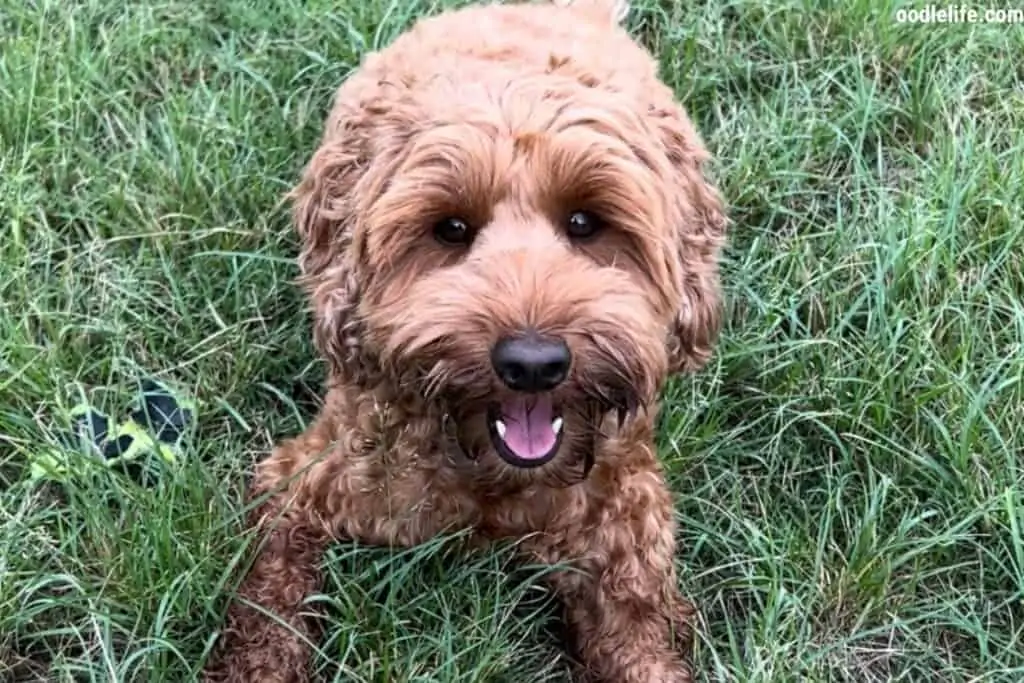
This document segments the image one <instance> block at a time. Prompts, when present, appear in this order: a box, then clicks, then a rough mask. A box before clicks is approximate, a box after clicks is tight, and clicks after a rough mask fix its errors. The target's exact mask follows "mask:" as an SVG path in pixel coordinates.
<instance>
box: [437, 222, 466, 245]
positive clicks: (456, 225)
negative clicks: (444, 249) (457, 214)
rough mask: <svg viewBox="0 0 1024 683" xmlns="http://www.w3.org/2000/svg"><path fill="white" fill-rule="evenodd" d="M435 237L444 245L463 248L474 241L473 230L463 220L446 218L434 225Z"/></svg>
mask: <svg viewBox="0 0 1024 683" xmlns="http://www.w3.org/2000/svg"><path fill="white" fill-rule="evenodd" d="M434 237H435V238H436V239H437V241H438V242H441V243H442V244H447V245H451V246H462V245H466V244H469V243H470V242H472V241H473V230H472V229H471V228H470V227H469V224H468V223H466V221H464V220H462V219H461V218H445V219H443V220H440V221H438V222H437V223H435V224H434Z"/></svg>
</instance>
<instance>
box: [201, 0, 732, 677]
mask: <svg viewBox="0 0 1024 683" xmlns="http://www.w3.org/2000/svg"><path fill="white" fill-rule="evenodd" d="M623 5H624V3H622V2H612V1H611V0H604V1H602V0H576V1H575V2H565V1H564V0H563V1H562V2H555V3H547V4H515V5H500V6H499V5H482V6H476V7H471V8H465V9H461V10H457V11H449V12H446V13H443V14H441V15H438V16H436V17H433V18H429V19H423V20H421V21H420V22H418V23H417V24H416V25H415V26H414V27H413V28H411V29H410V30H409V31H407V32H406V33H404V34H403V35H401V36H400V37H399V38H397V39H396V40H395V41H394V42H393V44H392V45H391V46H389V47H387V48H386V49H384V50H382V51H380V52H378V53H375V54H371V55H369V56H368V57H367V58H366V59H365V60H364V62H363V64H362V65H361V66H360V68H359V69H358V70H357V71H356V72H355V73H353V74H352V75H351V76H350V77H349V78H348V79H347V80H346V82H345V83H344V84H342V85H341V87H340V88H339V90H338V91H337V94H336V97H335V100H334V102H333V106H332V109H331V112H330V115H329V117H328V119H327V122H326V127H325V131H324V134H323V138H322V140H321V142H320V145H319V147H318V148H317V149H316V151H315V153H314V154H313V156H312V158H311V160H310V161H309V163H308V165H307V167H306V169H305V171H304V174H303V177H302V179H301V181H300V182H299V184H298V185H297V187H296V188H295V189H294V191H293V192H292V198H293V201H294V223H295V227H296V230H297V231H298V234H299V236H300V239H301V244H302V248H301V253H300V255H299V265H300V268H301V273H302V276H301V284H302V286H303V287H304V289H305V291H306V292H307V293H308V295H309V298H310V301H311V305H312V312H313V336H314V340H315V343H316V347H317V349H318V351H319V352H320V354H321V355H322V356H323V358H324V359H325V360H326V362H327V363H328V366H329V370H330V376H329V381H328V386H327V389H326V397H325V402H324V406H323V408H322V410H321V412H320V414H319V416H318V417H317V419H316V421H315V422H314V423H313V424H312V425H311V426H310V427H309V428H308V429H307V430H306V431H305V432H304V433H303V434H301V435H300V436H298V437H296V438H293V439H290V440H288V441H285V442H283V443H282V444H280V445H279V446H278V447H277V448H276V449H275V450H274V452H273V453H272V454H271V455H270V457H269V458H267V459H266V460H264V461H262V462H260V463H259V464H258V466H257V470H256V474H255V478H254V481H253V483H252V486H251V494H250V496H251V498H252V499H253V500H259V501H262V502H259V503H258V505H257V507H256V512H255V513H253V515H252V516H251V518H250V524H251V526H252V527H253V528H254V529H256V530H257V532H258V533H259V535H260V537H262V539H263V543H262V544H261V546H260V549H259V551H258V552H257V553H256V555H255V559H254V562H253V565H252V567H251V568H250V569H249V571H248V574H247V575H246V576H245V578H244V579H243V581H242V583H241V587H240V588H239V591H238V599H236V600H234V601H233V602H232V603H231V605H230V606H229V609H228V614H227V624H226V627H225V630H224V632H223V634H222V635H221V637H220V641H219V643H218V648H217V651H216V653H215V655H214V657H213V658H212V659H211V661H210V663H209V664H208V667H207V669H206V672H205V676H206V680H208V681H214V680H216V681H232V682H235V681H270V682H275V681H280V682H292V681H305V680H308V678H309V676H310V652H311V650H310V646H309V644H310V643H311V642H314V639H315V637H316V623H315V616H314V615H313V614H312V613H311V612H310V611H309V610H308V608H307V607H306V606H305V605H304V602H305V599H306V598H307V597H308V596H309V595H310V594H312V593H314V592H316V591H318V590H320V576H319V562H320V554H321V552H322V550H323V548H324V547H325V545H326V544H327V543H329V542H330V541H331V540H332V539H339V538H346V539H358V540H359V541H361V542H363V543H371V544H380V545H394V546H411V545H415V544H419V543H422V542H424V541H426V540H428V539H430V538H431V537H433V536H435V535H437V534H441V533H444V532H446V531H453V530H456V529H460V530H469V531H471V534H472V537H473V538H474V539H476V540H477V541H479V542H480V543H486V542H489V541H493V540H496V539H508V538H514V539H521V543H520V547H521V548H522V550H523V552H524V553H526V554H527V555H528V556H529V557H530V558H531V559H532V560H535V561H541V562H547V563H567V564H570V565H574V566H575V568H576V569H578V570H579V571H564V572H557V573H553V574H552V576H551V584H552V586H553V588H554V589H555V591H556V592H557V593H558V594H559V595H560V597H561V598H562V599H563V601H564V603H565V607H566V618H567V622H568V625H569V626H570V629H571V631H572V633H573V635H574V646H575V649H576V652H577V653H578V655H579V658H580V660H581V662H582V665H583V668H582V670H581V671H580V675H581V677H583V678H586V679H587V680H596V681H607V682H609V683H611V682H614V683H670V682H671V683H680V682H682V681H689V680H691V672H690V668H689V666H688V664H687V660H688V650H689V644H690V640H691V628H692V620H693V615H694V608H693V607H692V606H691V604H690V603H689V602H688V601H687V600H686V599H685V598H684V597H683V596H682V594H681V592H680V588H679V586H678V581H677V575H676V569H675V564H674V554H675V531H676V526H675V521H674V516H673V503H672V499H671V496H670V494H669V491H668V490H667V487H666V486H665V483H664V480H663V476H662V471H661V468H660V466H659V463H658V460H657V457H656V454H655V451H654V424H655V418H656V415H657V412H658V396H659V393H660V391H661V390H662V388H663V386H664V383H665V381H666V379H667V378H668V377H670V376H671V375H672V374H674V373H678V372H691V371H695V370H697V369H699V368H701V367H702V366H704V365H705V364H706V363H707V361H708V359H709V357H710V355H711V353H712V348H713V345H714V344H715V341H716V339H717V337H718V334H719V327H720V320H721V300H720V293H719V273H718V259H719V252H720V249H721V246H722V243H723V241H724V239H725V232H726V217H725V211H724V208H723V205H722V201H721V199H720V197H719V194H718V192H717V191H716V190H715V188H714V187H713V186H712V185H711V184H710V183H709V182H708V181H707V180H706V179H705V177H704V174H703V167H704V165H705V162H706V161H707V160H708V153H707V152H706V150H705V148H704V147H703V145H702V142H701V141H700V139H699V137H698V135H697V133H696V132H695V131H694V129H693V126H692V125H691V123H690V121H689V119H688V118H687V116H686V113H685V111H684V110H683V108H682V107H681V106H680V105H679V104H678V103H677V102H676V101H675V99H674V97H673V93H672V92H671V90H670V89H669V88H668V87H667V86H666V85H664V84H663V83H662V82H660V81H659V79H658V75H657V70H656V65H655V62H654V60H653V59H652V58H651V56H650V55H649V54H648V53H647V52H646V51H645V50H644V49H643V48H642V47H640V46H639V45H638V44H637V43H636V42H634V41H633V40H632V39H631V38H630V36H629V35H628V33H627V31H626V30H625V29H624V28H623V27H622V26H621V25H620V24H619V20H620V19H621V17H622V16H623V12H622V10H623ZM578 210H583V211H587V212H589V215H591V216H594V217H596V218H597V219H598V220H600V222H601V223H600V224H601V225H603V226H604V228H603V229H602V230H601V231H600V232H599V233H597V234H596V235H595V236H594V237H593V238H592V239H588V240H574V239H573V238H572V237H571V236H569V235H568V234H567V232H566V230H565V225H566V221H567V219H568V216H569V215H570V213H571V212H573V211H578ZM452 216H456V217H459V218H461V219H462V220H464V221H465V222H466V224H467V225H470V226H472V228H473V229H475V231H476V232H475V236H474V237H473V239H472V241H471V243H470V244H467V245H465V246H454V247H453V246H451V245H444V244H442V243H440V242H439V241H437V240H436V239H435V238H434V237H433V236H432V227H433V226H434V225H435V224H436V223H437V221H439V220H441V219H444V218H446V217H452ZM527 329H531V330H534V331H537V332H538V333H542V334H544V335H546V336H549V337H558V338H560V339H562V340H564V341H565V342H566V344H567V345H568V348H569V349H570V350H571V353H572V365H571V369H570V371H569V374H568V377H567V378H566V379H565V381H564V382H562V383H561V384H560V385H558V386H557V387H555V388H554V389H552V390H551V392H550V393H551V396H552V401H553V402H554V403H553V404H557V405H558V406H559V407H560V409H561V414H562V417H563V419H564V427H563V428H562V430H561V433H562V435H563V436H562V440H561V442H560V445H558V446H557V447H556V448H557V450H555V451H553V452H554V457H553V458H552V459H551V460H550V461H549V462H547V463H546V464H543V465H541V466H537V467H532V468H524V467H516V466H513V465H510V464H509V463H508V462H506V460H504V459H503V458H502V457H499V451H498V449H497V447H496V446H495V444H496V442H495V441H494V439H495V437H494V435H493V433H492V432H490V431H489V430H488V424H489V423H488V419H489V418H488V406H493V405H494V404H495V402H500V401H502V400H506V399H509V396H510V391H511V390H510V389H508V388H507V387H506V386H504V384H503V383H502V382H501V381H500V380H499V379H498V377H497V375H496V373H495V371H494V369H493V367H492V361H491V356H490V354H491V349H492V347H493V346H494V344H495V343H496V341H497V340H498V339H499V338H501V337H503V336H506V335H514V334H517V333H521V332H522V331H523V330H527ZM268 612H269V613H273V614H276V615H277V616H276V618H275V617H271V616H269V615H268V614H267V613H268Z"/></svg>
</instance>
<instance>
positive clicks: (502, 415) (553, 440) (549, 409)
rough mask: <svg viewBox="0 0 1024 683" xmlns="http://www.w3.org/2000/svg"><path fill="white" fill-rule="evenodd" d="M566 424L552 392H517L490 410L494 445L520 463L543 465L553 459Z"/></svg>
mask: <svg viewBox="0 0 1024 683" xmlns="http://www.w3.org/2000/svg"><path fill="white" fill-rule="evenodd" d="M563 426H564V421H563V420H562V416H561V415H560V414H559V411H558V410H557V408H556V406H555V405H554V402H553V401H552V400H551V395H550V394H530V395H525V396H516V397H513V398H510V399H507V400H504V401H501V402H500V403H495V404H493V405H491V406H490V408H489V409H488V411H487V427H488V431H489V432H490V434H491V443H493V444H494V449H495V450H496V451H497V452H498V455H500V456H501V457H502V459H503V460H505V461H506V462H507V463H509V464H510V465H515V466H516V467H539V466H541V465H543V464H544V463H546V462H548V461H549V460H551V458H553V457H554V455H555V453H557V452H558V448H559V446H561V445H562V433H563Z"/></svg>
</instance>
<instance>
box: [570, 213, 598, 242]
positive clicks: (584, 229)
mask: <svg viewBox="0 0 1024 683" xmlns="http://www.w3.org/2000/svg"><path fill="white" fill-rule="evenodd" d="M603 227H604V223H603V222H602V221H601V219H600V218H598V217H597V216H595V215H594V214H592V213H588V212H586V211H573V212H572V213H571V214H569V223H568V225H566V232H568V233H569V237H571V238H573V239H577V240H585V239H587V238H589V237H593V236H594V235H596V234H597V233H599V232H600V231H601V229H602V228H603Z"/></svg>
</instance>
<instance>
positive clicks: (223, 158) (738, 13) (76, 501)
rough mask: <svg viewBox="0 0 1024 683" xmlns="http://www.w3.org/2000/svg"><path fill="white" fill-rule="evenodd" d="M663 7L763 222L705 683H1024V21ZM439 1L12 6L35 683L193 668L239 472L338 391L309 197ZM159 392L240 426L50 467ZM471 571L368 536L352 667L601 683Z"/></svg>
mask: <svg viewBox="0 0 1024 683" xmlns="http://www.w3.org/2000/svg"><path fill="white" fill-rule="evenodd" d="M634 4H635V5H637V8H636V11H635V12H634V14H633V16H632V19H631V21H632V23H633V27H634V28H635V30H636V32H637V34H638V35H640V36H642V38H643V40H644V41H645V42H646V43H647V44H648V45H650V46H651V47H652V49H654V50H655V51H656V52H657V54H658V55H659V57H660V60H661V63H662V65H663V67H664V74H665V78H666V80H667V81H668V82H670V83H671V84H672V85H673V87H675V88H676V89H677V91H678V93H679V95H680V97H681V98H682V100H683V101H684V102H685V103H686V105H687V107H688V109H689V110H690V112H691V114H692V115H693V117H694V119H695V120H696V121H697V123H698V126H699V128H700V129H701V130H702V131H703V133H704V135H705V137H706V140H707V142H708V144H709V146H710V147H711V149H712V150H713V152H714V153H715V154H716V157H717V159H718V161H717V166H716V168H715V171H714V172H715V176H716V177H717V178H718V179H719V181H720V184H721V187H722V189H723V192H724V194H725V196H726V197H727V198H728V200H729V203H730V205H731V214H732V217H733V219H734V221H735V225H734V229H733V235H732V243H731V245H730V248H729V253H728V262H727V264H726V269H725V275H726V278H727V283H728V293H729V307H730V310H729V324H728V326H727V329H726V330H725V334H724V337H723V339H722V342H721V346H720V349H719V353H718V355H717V357H716V358H715V360H714V362H713V363H712V364H711V365H710V366H709V367H708V368H707V369H706V371H704V372H703V373H701V374H700V375H699V376H695V377H692V378H687V379H684V380H680V381H679V382H677V383H676V384H674V385H673V387H672V388H671V390H670V392H669V395H668V396H667V401H666V408H665V412H664V415H663V429H662V430H661V452H662V455H663V458H664V461H665V463H666V466H667V468H668V472H669V477H670V480H671V484H672V486H673V488H674V490H675V491H676V492H677V493H678V514H679V519H680V522H681V531H680V539H679V540H680V551H679V563H680V567H681V570H682V581H683V585H684V589H685V591H686V592H687V593H688V594H689V595H691V596H692V597H693V598H694V599H695V600H696V601H697V603H698V604H699V605H700V607H701V609H702V622H701V626H700V638H699V642H698V647H697V652H696V657H697V663H698V666H699V669H700V671H701V674H702V678H706V679H707V680H735V681H744V682H747V681H749V682H754V681H779V682H786V681H795V680H801V681H880V680H908V681H1014V682H1015V681H1020V680H1022V679H1024V531H1022V527H1024V466H1022V464H1021V455H1022V454H1024V396H1022V393H1024V379H1022V375H1024V348H1022V339H1024V303H1022V302H1024V274H1022V272H1024V268H1022V265H1024V264H1022V260H1024V215H1022V214H1024V137H1022V136H1021V135H1020V134H1019V131H1020V130H1022V129H1024V67H1022V66H1021V65H1024V27H1022V26H1020V25H1017V26H1011V25H982V24H974V25H966V24H958V25H949V24H929V25H922V24H918V25H912V24H898V23H896V22H895V21H894V19H893V17H894V15H895V10H896V8H897V5H895V4H893V3H892V2H891V0H883V1H882V2H870V3H869V2H867V1H866V0H850V1H849V2H833V1H830V0H782V1H781V2H771V3H769V2H765V1H764V0H726V1H725V2H713V3H712V2H703V1H699V2H688V3H669V2H660V3H658V2H656V0H641V1H640V2H636V3H634ZM437 9H438V7H437V5H436V4H431V3H427V2H416V1H414V0H406V1H403V2H397V1H392V2H390V4H389V3H388V2H386V1H385V0H365V1H362V0H361V1H360V2H356V1H355V0H341V1H340V2H337V1H334V2H325V1H324V0H311V1H310V2H305V3H299V2H297V0H281V1H278V2H270V1H269V0H257V1H255V2H242V1H241V0H220V1H218V2H211V1H209V0H196V1H194V2H180V1H177V0H173V1H172V0H155V1H154V2H148V3H131V4H128V5H123V4H121V3H115V2H112V1H110V0H79V1H76V2H65V3H59V2H54V1H53V0H40V1H39V2H19V1H16V0H0V45H2V51H0V151H2V155H0V226H2V231H3V232H2V237H0V310H2V315H0V680H14V681H31V680H48V681H113V680H124V681H141V680H146V681H157V682H159V681H185V680H191V679H193V678H194V676H195V672H196V671H197V669H198V668H199V667H200V666H201V665H202V661H203V658H204V656H205V654H206V653H207V652H208V650H209V647H210V644H211V640H212V638H213V637H214V635H215V633H216V629H217V628H218V627H219V625H220V618H221V615H222V612H223V609H224V594H225V591H226V590H227V589H228V588H229V587H230V585H231V584H232V581H233V580H234V578H233V576H232V569H233V567H234V566H235V564H236V563H237V562H239V561H240V558H241V557H242V555H243V553H244V550H245V543H246V539H244V538H243V537H242V536H241V535H240V534H239V529H240V527H239V522H238V519H237V515H238V509H239V506H238V499H239V495H240V490H241V486H242V484H243V478H242V476H241V473H242V471H243V469H244V468H245V466H246V465H247V464H248V463H249V462H250V461H251V459H252V458H253V457H255V456H257V455H259V454H262V453H265V452H266V451H267V449H268V448H270V446H271V445H272V444H273V443H274V441H275V440H276V439H279V438H282V437H284V436H287V435H291V434H294V433H295V432H297V431H298V430H300V429H301V427H302V425H303V423H304V421H305V420H307V419H308V418H309V417H310V415H311V414H312V412H313V411H314V410H315V394H316V392H317V390H318V388H319V382H320V380H321V379H322V376H323V374H322V373H323V371H322V368H321V366H320V364H319V363H318V362H316V361H315V359H314V356H313V352H312V349H311V347H310V343H309V337H308V332H307V330H308V327H307V319H306V317H305V313H304V312H303V302H302V300H301V298H300V297H299V295H298V292H297V291H296V290H295V288H294V287H293V284H292V279H293V278H294V276H295V274H296V272H295V267H294V264H293V257H294V254H295V243H294V238H293V236H292V234H291V232H290V230H289V227H288V224H287V219H286V212H285V210H284V209H283V207H282V206H281V205H280V199H281V196H282V195H283V193H284V192H285V191H286V190H287V189H288V187H289V186H290V185H291V183H293V182H294V181H295V179H296V177H297V174H298V171H299V169H300V167H301V165H302V164H303V162H304V161H305V159H306V158H307V156H308V154H309V152H310V150H311V149H312V148H313V146H314V144H315V142H316V139H317V137H318V134H319V131H320V126H321V124H322V120H323V116H324V113H325V110H326V107H327V104H328V101H329V98H330V95H331V93H332V91H333V89H334V88H335V87H336V86H337V84H338V83H339V82H340V81H341V80H342V79H343V78H344V77H345V75H346V74H347V73H348V71H349V70H350V69H351V68H352V67H353V65H355V64H356V63H357V60H358V59H359V57H360V55H361V54H363V53H365V52H366V51H368V50H371V49H374V48H375V47H378V46H381V45H383V44H385V43H387V42H388V41H389V40H390V39H391V38H393V37H394V36H395V35H396V34H397V33H398V32H399V31H400V30H401V29H402V28H404V27H406V26H408V25H409V23H410V22H411V21H412V20H413V19H414V17H415V16H416V15H419V14H423V13H429V12H434V11H436V10H437ZM144 374H145V375H155V376H158V377H162V378H165V379H168V380H172V381H174V382H177V383H179V384H180V385H182V386H184V387H186V388H187V389H188V390H190V391H191V392H193V394H194V395H195V396H196V397H197V398H198V399H199V400H200V401H202V404H203V410H202V415H201V420H200V422H199V425H198V427H197V429H196V430H195V432H194V433H193V434H191V435H190V437H189V439H188V444H189V446H188V456H189V457H188V459H187V461H186V462H185V463H184V465H182V466H181V467H179V468H177V469H175V470H174V471H173V472H170V473H168V474H167V476H164V477H162V478H161V479H160V481H159V482H158V483H157V484H156V485H155V486H154V487H151V488H142V487H138V486H134V485H132V484H131V482H129V481H126V480H124V479H122V478H117V477H105V476H100V475H97V476H95V477H93V478H91V479H89V480H87V481H84V482H83V483H81V484H78V485H75V486H70V487H69V488H68V490H67V491H66V493H65V494H63V496H57V495H54V492H53V491H52V490H51V489H49V488H48V487H40V486H37V485H33V484H32V483H31V482H29V481H28V479H27V477H26V476H25V468H24V462H25V453H26V452H35V451H38V450H41V449H43V448H45V447H46V445H47V444H52V443H54V434H53V431H54V429H56V428H57V427H58V426H59V425H60V418H59V415H60V414H61V412H62V411H63V410H64V409H66V408H67V407H68V406H69V405H72V404H74V403H76V402H77V401H79V400H81V399H82V398H83V397H86V398H88V399H89V400H91V401H92V402H93V403H95V404H96V405H98V406H101V407H104V408H106V409H108V410H110V411H112V412H115V413H119V412H122V411H123V410H124V407H125V405H126V404H127V402H128V401H129V400H130V398H131V396H132V386H133V383H134V381H135V380H136V378H137V377H139V376H140V375H144ZM111 502H113V503H114V504H113V505H111V504H109V503H111ZM451 550H452V546H450V545H449V543H448V542H447V541H445V540H439V541H438V542H437V543H434V544H431V545H430V546H428V547H424V548H418V549H415V550H413V551H405V552H401V553H391V552H388V551H385V550H380V549H372V548H352V547H347V546H346V547H339V548H336V549H335V550H334V553H333V555H332V558H331V561H330V563H329V566H328V569H329V573H330V575H331V590H330V591H328V592H326V594H325V595H324V596H323V597H322V598H321V600H322V601H323V602H324V603H325V604H326V607H327V608H328V611H329V613H330V614H331V619H330V623H329V625H328V633H327V636H326V637H325V638H324V639H323V640H322V641H321V642H320V643H319V648H320V653H321V656H320V657H319V658H318V661H319V668H320V670H321V673H322V674H323V675H324V676H325V679H326V680H338V681H342V680H346V681H348V680H352V681H428V680H430V681H446V682H447V681H453V682H454V681H524V680H531V681H545V680H548V681H560V680H565V679H564V676H565V671H566V668H565V664H564V662H563V660H562V659H561V658H560V655H559V649H558V647H557V644H556V641H555V639H554V638H552V637H551V634H550V633H549V630H550V627H553V626H552V624H551V623H550V622H551V619H550V618H549V617H550V616H551V614H552V610H551V606H550V604H549V602H550V601H549V596H546V595H545V594H544V593H543V591H541V590H540V589H539V588H538V587H537V584H536V582H534V581H531V580H529V578H530V577H526V579H524V578H523V577H521V576H519V575H518V574H517V573H516V572H515V571H513V569H512V568H511V567H510V565H509V562H508V560H509V557H510V556H509V553H508V552H507V551H506V550H505V549H498V550H496V551H495V552H494V553H493V554H491V555H487V556H482V557H476V558H472V559H470V560H467V561H454V558H452V557H451Z"/></svg>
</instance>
